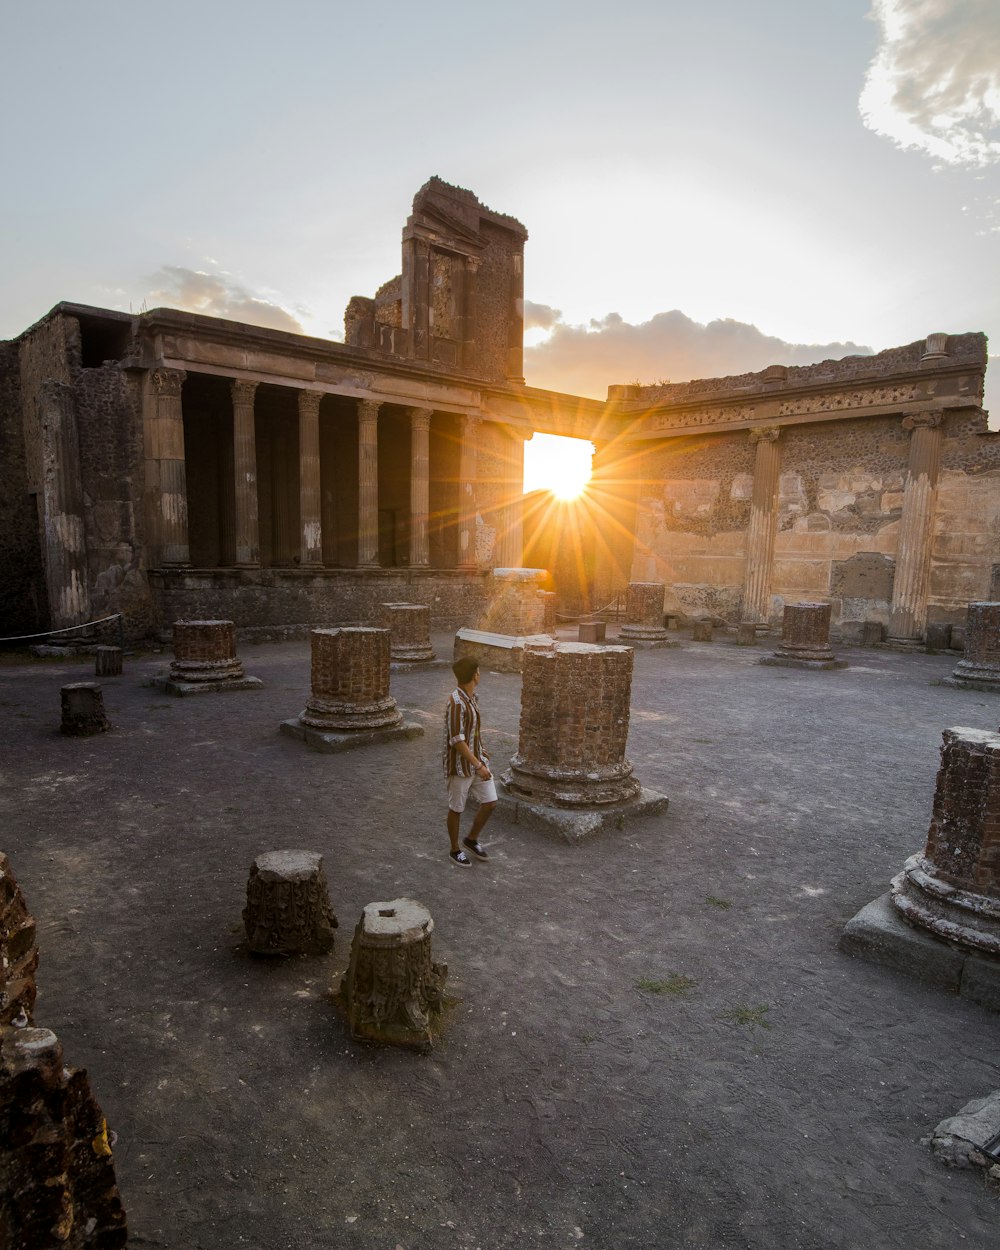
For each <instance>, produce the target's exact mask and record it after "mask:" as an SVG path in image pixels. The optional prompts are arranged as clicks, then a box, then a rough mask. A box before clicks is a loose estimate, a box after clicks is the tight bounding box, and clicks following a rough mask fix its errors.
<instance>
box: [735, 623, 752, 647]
mask: <svg viewBox="0 0 1000 1250" xmlns="http://www.w3.org/2000/svg"><path fill="white" fill-rule="evenodd" d="M756 641H757V626H756V625H755V624H754V622H753V621H740V623H739V625H737V627H736V645H737V646H738V647H752V646H753V645H754V643H755V642H756Z"/></svg>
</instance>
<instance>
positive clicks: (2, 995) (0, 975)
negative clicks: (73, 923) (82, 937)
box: [0, 852, 38, 1027]
mask: <svg viewBox="0 0 1000 1250" xmlns="http://www.w3.org/2000/svg"><path fill="white" fill-rule="evenodd" d="M37 967H38V948H37V946H36V945H35V919H34V917H33V916H32V915H31V914H30V912H29V911H28V907H27V904H26V903H25V901H24V895H23V894H22V893H21V889H20V886H19V885H18V884H17V880H16V878H15V877H14V874H13V873H12V872H11V869H10V862H9V860H8V859H7V856H6V855H4V854H3V852H0V1027H5V1026H6V1025H9V1024H11V1023H12V1022H13V1021H14V1020H20V1021H21V1022H22V1023H27V1024H30V1023H31V1020H32V1015H33V1012H34V1010H35V997H36V995H37V988H36V985H35V970H36V969H37Z"/></svg>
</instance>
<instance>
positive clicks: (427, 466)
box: [410, 408, 433, 568]
mask: <svg viewBox="0 0 1000 1250" xmlns="http://www.w3.org/2000/svg"><path fill="white" fill-rule="evenodd" d="M432 416H433V409H431V408H411V409H410V567H411V568H426V567H427V565H428V564H429V563H430V546H429V543H428V537H427V524H428V517H429V515H430V506H431V479H430V473H431V452H430V438H431V417H432Z"/></svg>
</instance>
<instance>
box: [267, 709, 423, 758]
mask: <svg viewBox="0 0 1000 1250" xmlns="http://www.w3.org/2000/svg"><path fill="white" fill-rule="evenodd" d="M278 731H279V733H283V734H285V735H286V736H287V737H289V738H297V739H298V740H299V741H300V742H304V743H305V744H306V746H307V747H311V748H312V749H313V750H314V751H324V752H326V753H327V754H337V753H338V752H340V751H354V750H356V749H357V748H358V747H370V746H375V745H377V744H378V743H380V742H395V741H397V740H398V739H408V738H420V737H422V736H423V732H424V729H423V726H422V725H418V724H416V722H415V721H403V723H402V724H401V725H392V726H387V727H386V728H384V729H344V730H341V731H340V732H336V731H334V730H329V729H327V730H322V729H313V728H312V726H310V725H303V724H302V722H301V721H300V720H299V719H298V717H296V718H295V719H294V720H283V721H282V722H281V724H280V725H279V726H278Z"/></svg>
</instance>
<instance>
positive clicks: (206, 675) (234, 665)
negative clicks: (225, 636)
mask: <svg viewBox="0 0 1000 1250" xmlns="http://www.w3.org/2000/svg"><path fill="white" fill-rule="evenodd" d="M170 676H171V679H172V680H173V681H180V682H198V681H212V682H220V681H239V680H240V678H241V677H242V676H243V665H242V664H241V663H240V661H239V660H238V659H237V658H236V657H235V656H231V657H230V658H228V659H225V660H173V661H172V662H171V664H170Z"/></svg>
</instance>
